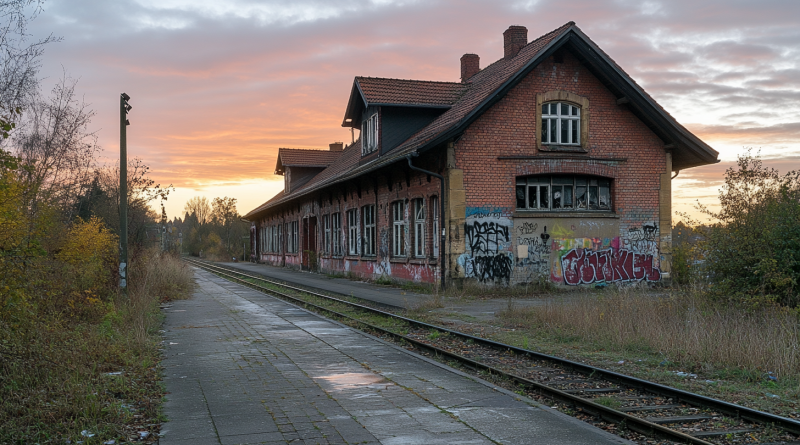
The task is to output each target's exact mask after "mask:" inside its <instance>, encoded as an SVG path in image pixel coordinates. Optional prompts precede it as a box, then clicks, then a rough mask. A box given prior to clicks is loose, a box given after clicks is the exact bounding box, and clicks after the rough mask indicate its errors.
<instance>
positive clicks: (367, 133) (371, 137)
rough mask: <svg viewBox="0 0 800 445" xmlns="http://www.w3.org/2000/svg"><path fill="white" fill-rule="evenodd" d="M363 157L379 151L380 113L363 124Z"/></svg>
mask: <svg viewBox="0 0 800 445" xmlns="http://www.w3.org/2000/svg"><path fill="white" fill-rule="evenodd" d="M361 134H362V135H363V137H362V138H361V155H362V156H363V155H367V154H370V153H372V152H374V151H375V150H377V149H378V135H379V132H378V113H377V112H375V113H374V114H373V115H372V116H370V117H368V118H367V120H365V121H364V123H363V124H361Z"/></svg>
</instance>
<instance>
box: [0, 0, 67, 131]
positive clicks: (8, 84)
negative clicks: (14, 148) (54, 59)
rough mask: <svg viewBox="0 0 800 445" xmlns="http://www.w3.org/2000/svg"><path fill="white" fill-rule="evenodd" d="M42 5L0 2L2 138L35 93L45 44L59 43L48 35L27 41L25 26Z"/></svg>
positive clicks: (27, 0)
mask: <svg viewBox="0 0 800 445" xmlns="http://www.w3.org/2000/svg"><path fill="white" fill-rule="evenodd" d="M42 4H43V0H0V114H2V117H0V121H1V122H0V127H2V132H3V135H4V136H7V134H8V131H10V129H11V128H13V126H14V124H15V118H16V117H18V116H19V111H20V110H21V109H25V108H26V106H27V105H28V102H29V101H30V99H31V97H32V96H34V95H35V94H36V92H37V91H38V84H39V82H38V79H37V77H36V76H37V74H38V72H39V68H40V66H41V62H40V61H39V58H40V57H41V55H42V53H43V52H44V48H45V45H47V44H48V43H52V42H56V41H59V40H61V39H60V38H56V37H53V35H52V34H51V35H49V36H47V37H45V38H43V39H39V40H37V41H33V42H31V41H30V40H29V38H30V35H29V34H28V33H27V28H28V23H30V21H31V20H33V19H35V18H36V16H37V15H39V13H40V12H41V10H42Z"/></svg>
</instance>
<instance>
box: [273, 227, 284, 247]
mask: <svg viewBox="0 0 800 445" xmlns="http://www.w3.org/2000/svg"><path fill="white" fill-rule="evenodd" d="M276 227H277V228H278V244H277V245H276V246H275V251H276V252H280V251H281V243H282V242H283V238H281V235H282V233H281V225H280V224H278V225H277V226H276Z"/></svg>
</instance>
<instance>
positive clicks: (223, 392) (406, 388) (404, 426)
mask: <svg viewBox="0 0 800 445" xmlns="http://www.w3.org/2000/svg"><path fill="white" fill-rule="evenodd" d="M195 279H196V281H197V284H198V286H197V288H196V290H195V291H194V293H193V295H192V298H191V299H189V300H183V301H175V302H173V303H171V304H170V305H169V306H168V307H165V308H164V313H165V321H164V329H165V333H164V348H165V359H164V361H163V365H164V375H165V376H164V383H165V385H166V391H167V395H166V401H165V404H164V414H165V415H166V417H167V418H168V421H167V422H165V423H164V424H163V426H162V429H161V434H162V437H161V438H160V443H161V444H162V445H180V444H196V445H204V444H215V445H223V444H224V445H227V444H286V443H298V444H299V443H302V444H354V443H359V444H386V445H390V444H454V443H458V444H616V443H630V442H627V441H625V440H623V439H620V438H618V437H616V436H613V435H610V434H609V433H606V432H605V431H602V430H600V429H597V428H594V427H592V426H590V425H588V424H586V423H583V422H581V421H579V420H576V419H573V418H571V417H569V416H566V415H564V414H562V413H559V412H557V411H555V410H552V409H550V408H547V407H544V406H540V405H537V404H535V403H533V402H532V401H530V400H528V399H525V398H523V397H521V396H518V395H516V394H513V393H511V392H508V391H506V390H504V389H501V388H498V387H495V386H493V385H492V384H490V383H487V382H484V381H481V380H479V379H476V378H474V377H470V376H467V375H465V374H463V373H461V372H459V371H457V370H454V369H451V368H449V367H447V366H444V365H442V364H439V363H437V362H433V361H431V360H429V359H427V358H425V357H422V356H419V355H416V354H413V353H411V352H409V351H406V350H404V349H402V348H400V347H397V346H395V345H392V344H389V343H386V342H384V341H382V340H380V339H377V338H375V337H372V336H370V335H367V334H364V333H361V332H358V331H356V330H354V329H351V328H349V327H347V326H344V325H342V324H340V323H337V322H335V321H331V320H328V319H325V318H323V317H320V316H318V315H316V314H312V313H310V312H308V311H306V310H304V309H301V308H298V307H296V306H293V305H290V304H288V303H286V302H283V301H281V300H278V299H275V298H272V297H269V296H267V295H264V294H262V293H260V292H257V291H255V290H252V289H249V288H247V287H244V286H241V285H238V284H235V283H232V282H229V281H226V280H224V279H222V278H220V277H217V276H216V275H213V274H211V273H208V272H205V271H202V270H199V269H195Z"/></svg>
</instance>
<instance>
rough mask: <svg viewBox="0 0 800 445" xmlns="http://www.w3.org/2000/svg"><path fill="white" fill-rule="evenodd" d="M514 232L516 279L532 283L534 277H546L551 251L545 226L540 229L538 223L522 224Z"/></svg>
mask: <svg viewBox="0 0 800 445" xmlns="http://www.w3.org/2000/svg"><path fill="white" fill-rule="evenodd" d="M516 231H517V264H516V267H517V269H518V270H517V272H516V276H517V278H518V279H521V280H523V281H532V280H534V279H535V278H536V277H541V276H545V277H546V276H547V274H548V272H549V268H550V251H551V249H550V246H551V243H550V234H549V233H548V232H547V226H542V228H541V229H540V228H539V224H538V223H535V222H534V223H531V222H524V223H522V224H521V225H519V226H518V227H517V228H516ZM520 246H522V247H520Z"/></svg>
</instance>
